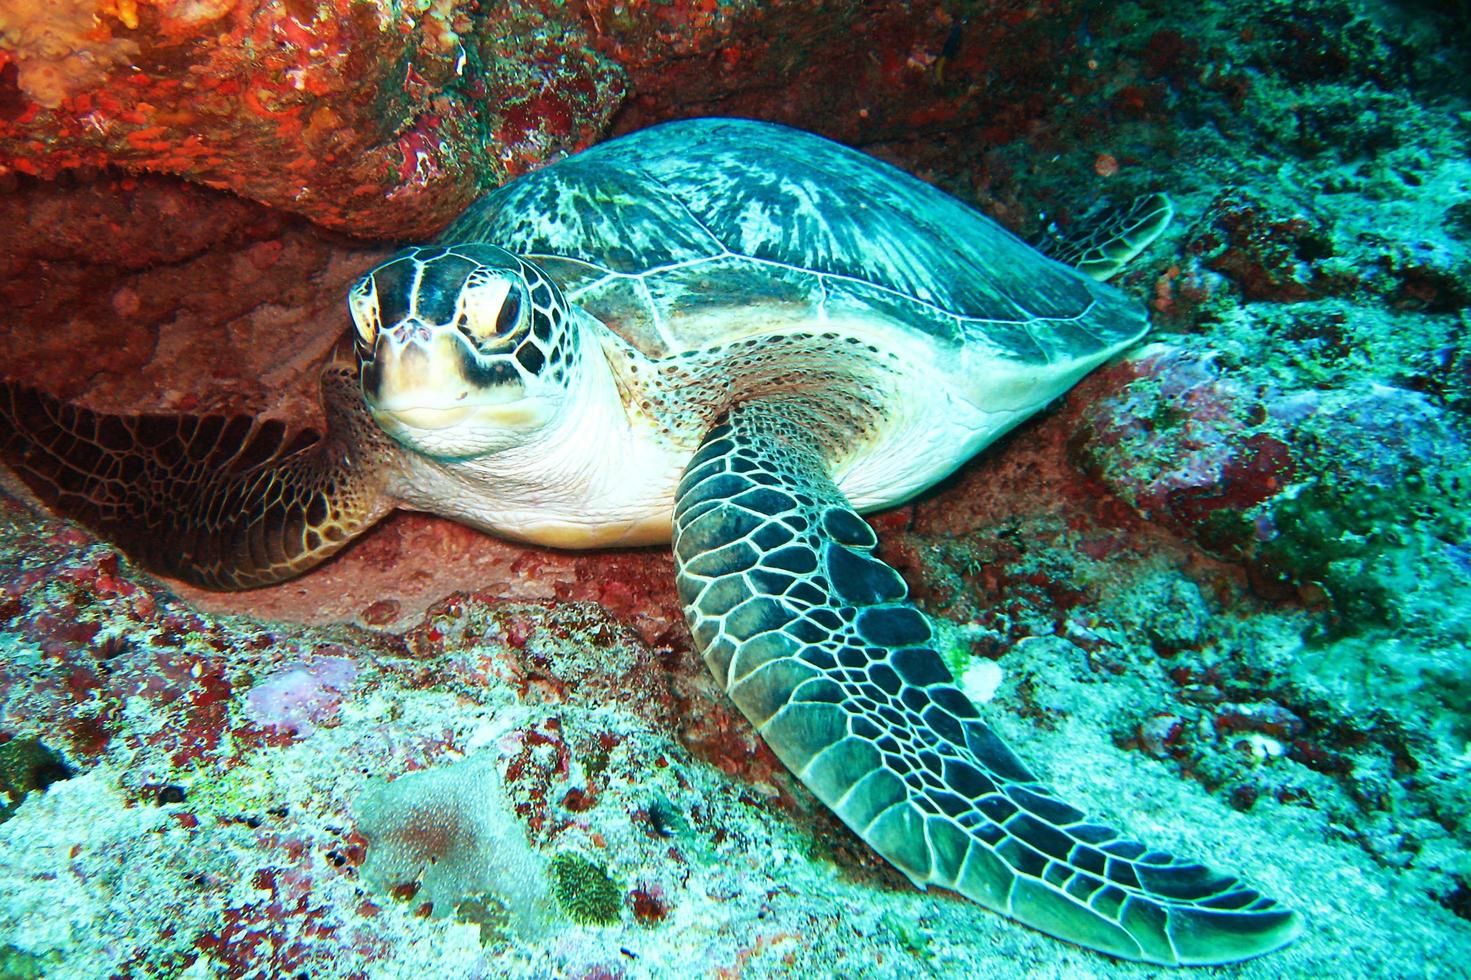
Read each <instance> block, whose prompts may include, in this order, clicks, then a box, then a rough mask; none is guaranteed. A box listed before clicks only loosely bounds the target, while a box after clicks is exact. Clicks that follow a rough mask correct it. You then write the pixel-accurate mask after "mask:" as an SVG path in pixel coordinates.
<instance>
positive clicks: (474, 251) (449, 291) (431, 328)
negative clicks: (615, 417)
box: [348, 242, 576, 387]
mask: <svg viewBox="0 0 1471 980" xmlns="http://www.w3.org/2000/svg"><path fill="white" fill-rule="evenodd" d="M348 307H349V309H350V310H351V312H352V318H353V323H354V325H355V326H356V331H355V338H354V339H355V347H356V350H357V355H358V360H359V363H360V365H361V367H362V370H363V376H364V381H365V383H367V384H368V385H369V387H372V386H373V385H374V381H375V376H376V373H377V370H378V368H377V364H376V362H377V360H378V354H379V351H380V345H382V344H384V343H393V344H395V345H397V346H400V347H403V346H407V345H410V344H417V345H420V346H427V345H428V343H429V340H430V338H431V337H432V336H433V335H434V334H436V333H442V332H445V331H448V330H451V329H453V330H454V331H456V332H457V334H458V335H459V336H460V338H461V339H462V340H463V344H462V345H460V349H459V353H460V356H461V360H462V370H463V371H464V374H465V376H466V377H467V378H468V379H470V380H471V381H473V382H474V383H475V384H477V385H482V386H489V385H494V384H506V383H514V382H517V381H521V382H523V383H524V382H529V381H532V380H533V379H535V378H538V377H540V378H542V379H543V380H544V381H548V382H551V383H553V384H558V383H561V382H562V381H563V380H564V379H565V376H566V373H567V371H568V370H569V369H570V367H571V366H572V364H573V363H574V362H575V358H576V346H575V345H574V344H573V343H571V342H570V338H569V337H568V336H567V331H566V330H565V329H563V324H564V322H565V321H566V318H567V315H568V308H567V301H566V300H565V298H564V297H563V296H562V292H561V290H560V289H559V288H558V287H557V285H556V283H555V282H553V281H552V280H551V279H550V278H549V277H548V276H547V275H546V273H545V272H543V271H542V270H541V269H540V268H538V267H537V266H536V265H534V264H532V263H530V262H527V261H525V260H524V259H521V258H520V257H519V256H516V255H513V254H512V253H510V252H507V251H505V250H504V249H502V248H499V247H497V246H494V245H488V244H484V243H477V242H471V243H462V244H457V245H451V246H445V247H441V246H418V247H413V248H408V249H405V250H404V251H402V252H400V253H398V254H397V255H395V256H394V257H393V258H391V259H389V260H388V261H387V262H385V263H383V264H382V265H379V266H377V267H376V268H374V269H372V270H371V271H369V272H368V273H367V274H366V275H365V276H363V277H362V278H361V279H360V280H358V282H357V283H356V285H354V286H353V288H352V289H351V291H350V292H349V294H348Z"/></svg>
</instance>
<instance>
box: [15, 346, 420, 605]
mask: <svg viewBox="0 0 1471 980" xmlns="http://www.w3.org/2000/svg"><path fill="white" fill-rule="evenodd" d="M356 387H357V382H356V373H355V371H354V369H353V367H352V366H351V365H350V364H347V363H337V364H333V365H330V366H329V367H328V368H327V370H326V371H325V372H324V373H323V376H322V388H323V400H324V404H325V405H326V407H327V413H328V434H327V436H325V437H319V436H318V435H317V434H316V433H315V432H311V431H303V432H299V433H296V434H295V435H292V436H290V437H289V438H288V432H287V429H286V427H285V426H284V425H283V424H282V423H280V422H279V421H274V420H259V419H254V418H251V417H248V416H236V417H232V418H226V417H224V416H218V415H210V416H195V415H133V416H122V415H106V414H103V413H100V412H94V411H91V410H90V409H86V408H81V407H79V406H75V405H69V404H66V403H64V402H61V401H59V400H58V399H56V398H53V397H52V396H50V395H48V394H45V393H44V392H40V391H37V390H35V389H33V388H29V387H26V386H24V385H21V384H18V383H16V382H11V381H5V382H0V461H3V462H4V464H5V465H6V466H7V467H9V468H10V469H11V470H12V471H13V472H14V473H15V474H16V475H17V476H18V477H19V478H20V480H21V481H22V482H23V483H25V484H26V486H27V487H28V488H29V489H30V490H31V491H32V492H33V493H34V494H36V496H37V497H39V498H40V500H41V501H42V502H43V503H45V504H47V505H48V506H50V507H53V508H54V509H56V510H57V511H58V512H60V513H62V514H64V515H66V516H68V517H71V518H73V519H75V520H77V521H80V522H81V523H83V524H85V525H87V526H88V527H90V528H92V529H93V530H94V531H96V532H98V533H99V534H102V535H105V536H106V537H108V538H110V539H111V540H113V541H115V542H116V543H117V544H118V545H119V546H120V547H121V548H123V549H124V550H125V551H126V552H127V553H128V555H129V556H130V557H132V558H133V559H134V560H135V561H137V562H138V563H139V564H141V565H143V566H144V567H145V568H148V569H150V570H152V571H155V572H158V573H160V574H164V575H168V576H172V577H174V578H180V579H183V580H184V581H187V582H190V583H192V584H194V585H198V586H202V587H204V588H210V589H249V588H255V587H257V586H262V585H270V584H272V583H274V582H279V581H282V580H284V579H288V578H291V577H293V576H295V575H299V574H301V573H302V572H305V571H306V570H307V569H309V568H312V567H313V566H315V565H317V564H319V563H320V562H322V561H324V560H326V558H328V557H329V556H330V555H332V554H333V553H335V552H336V551H338V550H339V549H341V548H342V547H343V546H344V545H346V544H347V543H348V541H350V540H351V539H352V538H353V537H355V536H356V535H357V534H359V533H361V532H362V531H363V530H364V529H365V528H367V527H368V526H370V525H371V524H372V523H373V522H374V521H376V520H377V519H378V518H379V517H381V516H382V515H383V514H385V513H387V511H388V510H389V509H391V507H392V506H393V504H392V501H391V500H389V499H388V498H387V496H386V495H385V492H384V491H385V487H386V485H387V481H388V479H389V476H390V473H391V471H392V465H393V460H394V458H395V454H394V450H393V449H392V447H391V444H390V443H389V441H388V439H387V437H386V436H385V435H383V433H382V432H381V430H379V429H378V428H377V427H376V426H375V425H374V424H373V423H372V420H371V419H370V418H368V416H367V413H366V410H365V409H364V407H363V403H362V398H361V397H360V396H359V394H358V393H357V390H356Z"/></svg>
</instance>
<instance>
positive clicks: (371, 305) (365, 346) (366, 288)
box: [347, 276, 379, 358]
mask: <svg viewBox="0 0 1471 980" xmlns="http://www.w3.org/2000/svg"><path fill="white" fill-rule="evenodd" d="M347 308H348V311H349V312H350V313H352V325H353V328H354V330H355V331H356V333H357V342H358V350H359V352H361V353H362V355H363V357H365V358H366V357H369V356H370V355H371V354H372V352H373V344H374V342H375V341H377V339H378V326H379V312H378V287H377V285H376V284H375V283H374V282H373V277H372V276H364V277H363V278H361V279H359V280H358V282H357V285H355V286H353V287H352V291H351V292H350V293H348V294H347Z"/></svg>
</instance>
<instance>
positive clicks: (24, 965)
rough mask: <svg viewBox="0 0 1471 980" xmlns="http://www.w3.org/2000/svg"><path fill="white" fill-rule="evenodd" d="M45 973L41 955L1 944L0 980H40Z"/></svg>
mask: <svg viewBox="0 0 1471 980" xmlns="http://www.w3.org/2000/svg"><path fill="white" fill-rule="evenodd" d="M45 975H46V971H45V969H44V966H43V964H42V961H41V957H39V956H36V955H35V954H34V953H27V952H26V951H25V950H23V949H18V948H17V947H15V946H0V980H38V978H40V977H43V976H45Z"/></svg>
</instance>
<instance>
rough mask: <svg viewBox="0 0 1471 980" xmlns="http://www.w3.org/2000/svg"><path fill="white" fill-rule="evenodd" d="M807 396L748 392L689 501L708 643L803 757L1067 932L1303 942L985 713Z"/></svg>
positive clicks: (754, 715) (683, 566)
mask: <svg viewBox="0 0 1471 980" xmlns="http://www.w3.org/2000/svg"><path fill="white" fill-rule="evenodd" d="M794 411H795V407H794V406H792V405H791V404H790V403H788V404H785V405H782V406H764V405H762V404H759V403H755V404H747V405H743V406H741V407H739V408H737V409H735V410H734V411H732V412H731V414H730V415H729V417H728V418H727V419H726V421H725V422H724V423H723V424H721V425H719V426H717V427H716V428H715V429H714V430H712V431H711V432H710V433H709V435H708V436H707V437H706V439H705V441H704V443H703V445H702V446H701V448H700V449H699V451H698V452H697V453H696V454H695V456H694V458H693V459H692V460H691V462H690V465H689V468H688V469H687V470H686V472H685V475H684V479H683V480H682V481H681V483H680V486H679V490H678V494H677V498H676V504H675V513H674V528H675V544H674V554H675V561H676V564H677V568H678V586H679V592H680V598H681V599H682V601H683V602H684V604H685V608H686V614H687V616H688V618H689V623H690V629H691V631H692V632H693V634H694V637H695V642H696V643H697V644H698V646H699V647H700V649H701V650H702V651H703V653H704V656H705V660H706V663H707V664H708V665H709V666H710V669H711V670H712V671H713V672H714V674H715V677H716V679H717V680H718V681H719V682H720V683H721V685H722V686H723V687H724V688H725V689H726V691H727V692H728V693H729V694H730V696H731V698H732V700H734V701H735V703H736V704H737V705H738V706H739V707H740V709H741V711H742V712H743V713H744V714H745V715H746V717H747V718H749V719H750V720H751V722H752V723H753V724H754V725H755V726H756V728H757V729H758V731H760V732H761V734H762V736H763V737H764V738H765V739H766V740H767V742H768V744H770V746H771V748H772V750H773V751H774V752H776V754H777V756H779V757H780V758H781V760H782V761H783V762H784V763H785V764H786V765H787V766H788V768H790V769H791V770H792V771H793V772H794V773H796V774H797V776H798V777H800V778H801V779H802V780H803V782H805V783H806V784H807V786H808V787H809V788H810V789H811V790H812V792H813V793H815V794H816V795H817V797H818V798H819V799H821V800H822V801H823V802H824V803H826V804H827V805H828V806H829V807H831V808H832V809H833V810H834V811H835V812H836V813H837V814H838V816H840V817H841V818H842V819H843V822H844V823H846V824H847V825H848V826H849V827H851V828H853V830H854V831H855V832H857V833H858V835H859V836H861V837H862V838H863V839H864V840H865V841H867V842H868V843H869V844H870V845H872V847H873V848H874V850H876V851H878V852H879V853H880V854H881V855H883V856H884V857H885V858H886V859H887V860H889V861H890V862H892V863H893V864H895V865H896V866H898V867H899V869H900V870H902V871H903V872H904V873H905V874H906V875H908V876H909V878H910V879H911V880H912V881H913V882H914V883H915V884H917V885H919V886H920V887H926V886H928V885H930V884H936V885H941V886H943V887H945V888H950V889H953V890H955V891H958V892H960V893H961V894H963V895H965V896H967V897H969V898H971V899H974V900H975V901H977V902H979V903H981V904H982V905H985V906H986V907H988V908H991V909H994V910H996V911H998V912H1001V913H1003V914H1005V915H1009V916H1011V917H1012V918H1015V919H1017V920H1019V921H1021V922H1024V923H1026V924H1027V925H1030V926H1033V927H1034V928H1037V929H1040V930H1042V931H1043V932H1046V933H1050V934H1051V935H1054V936H1057V937H1060V938H1062V939H1068V940H1071V941H1073V942H1076V943H1079V944H1081V945H1083V946H1088V947H1091V948H1093V949H1098V950H1102V951H1104V952H1106V953H1111V954H1113V955H1114V956H1119V957H1123V958H1125V959H1131V960H1144V961H1148V962H1153V963H1164V964H1171V965H1173V964H1205V963H1225V962H1230V961H1233V960H1240V959H1245V958H1247V957H1250V956H1255V955H1257V954H1260V953H1265V952H1267V951H1269V950H1272V949H1275V948H1277V947H1278V946H1282V945H1284V944H1285V943H1287V942H1289V941H1291V940H1292V939H1293V937H1295V936H1296V935H1297V933H1298V931H1299V930H1300V928H1301V925H1300V920H1299V918H1298V916H1297V914H1296V913H1294V912H1292V911H1290V910H1288V909H1286V908H1284V907H1283V906H1281V905H1279V904H1277V903H1276V902H1275V901H1273V900H1272V899H1270V898H1267V897H1265V896H1263V895H1262V894H1261V893H1260V892H1258V891H1256V890H1255V889H1253V888H1251V887H1250V886H1248V885H1246V884H1244V883H1243V882H1242V881H1241V880H1240V879H1238V878H1235V877H1231V876H1229V875H1222V874H1217V873H1215V872H1212V871H1210V870H1208V869H1206V868H1205V867H1203V866H1201V865H1199V864H1195V863H1193V862H1188V861H1183V860H1180V859H1178V858H1175V857H1172V856H1170V855H1168V854H1165V853H1162V852H1159V851H1153V850H1149V849H1147V848H1145V847H1144V846H1143V845H1141V844H1139V843H1136V842H1135V841H1132V840H1129V839H1127V838H1125V837H1123V836H1122V835H1121V834H1119V833H1118V831H1115V830H1112V829H1110V828H1108V827H1105V826H1101V825H1100V824H1098V823H1096V822H1094V821H1092V820H1089V819H1088V818H1087V817H1086V816H1085V815H1084V814H1083V813H1082V812H1081V811H1079V810H1077V809H1075V808H1074V807H1072V806H1069V805H1068V804H1066V803H1064V802H1062V801H1061V800H1059V799H1058V798H1057V797H1056V796H1055V795H1053V793H1052V791H1051V790H1050V789H1049V788H1048V787H1046V786H1045V785H1043V784H1042V783H1040V782H1039V781H1038V780H1037V778H1036V776H1034V775H1033V774H1032V772H1031V771H1030V770H1029V769H1028V768H1027V767H1026V766H1025V765H1024V764H1023V763H1022V762H1021V761H1020V760H1019V759H1018V758H1017V757H1016V756H1015V755H1014V754H1013V753H1012V752H1011V750H1010V749H1008V748H1007V747H1006V745H1005V744H1004V743H1002V741H1001V740H1000V739H999V738H998V737H997V736H996V734H995V733H994V732H993V731H992V730H991V729H990V728H989V727H987V726H986V724H985V723H984V722H983V721H982V720H981V719H980V717H979V714H978V712H977V711H976V709H975V707H974V706H973V705H972V704H971V703H970V701H969V700H968V699H967V698H966V697H965V696H964V695H963V694H962V693H961V692H960V691H959V689H957V688H956V687H955V686H954V684H953V683H952V682H951V678H950V675H949V672H948V671H947V670H946V668H945V665H944V663H943V661H942V660H941V658H940V656H939V655H938V654H937V653H936V652H935V650H934V646H933V644H934V642H935V640H934V636H933V634H932V632H931V628H930V625H929V623H928V621H927V620H926V619H925V617H924V616H923V615H922V614H921V613H920V612H919V611H918V610H916V609H915V608H914V607H913V606H912V605H911V604H910V603H909V602H908V601H907V599H906V596H907V589H906V587H905V585H904V581H903V580H902V579H901V578H900V577H899V575H898V573H896V572H895V571H894V570H893V569H891V568H890V567H889V566H888V565H886V564H884V563H883V562H881V561H879V560H878V559H876V558H875V557H873V555H872V549H873V546H874V544H876V542H877V539H876V537H875V536H874V533H873V531H872V529H870V528H869V526H868V524H867V523H865V522H864V521H863V520H862V519H861V518H860V517H859V516H858V515H857V514H856V513H855V512H854V511H853V509H852V508H851V507H850V506H849V504H848V502H847V500H846V499H844V497H843V496H842V494H841V493H840V492H839V490H838V489H837V487H836V486H835V485H834V484H833V481H832V480H831V479H830V478H829V476H828V473H827V466H826V463H825V461H824V454H823V453H822V452H821V451H820V449H819V444H818V441H817V438H816V437H814V435H813V433H814V431H821V420H815V419H803V418H800V417H799V416H794V414H793V413H794Z"/></svg>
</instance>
